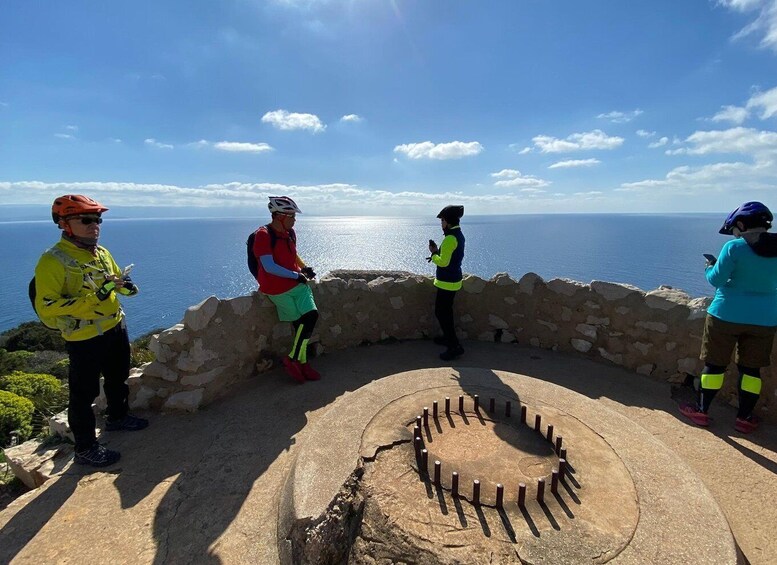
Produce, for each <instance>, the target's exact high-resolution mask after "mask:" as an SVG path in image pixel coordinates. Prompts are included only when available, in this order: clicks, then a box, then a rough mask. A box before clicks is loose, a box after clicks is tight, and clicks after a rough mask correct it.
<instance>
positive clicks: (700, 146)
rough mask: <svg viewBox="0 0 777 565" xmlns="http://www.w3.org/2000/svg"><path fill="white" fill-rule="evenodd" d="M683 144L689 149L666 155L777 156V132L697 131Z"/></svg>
mask: <svg viewBox="0 0 777 565" xmlns="http://www.w3.org/2000/svg"><path fill="white" fill-rule="evenodd" d="M685 143H687V144H689V145H690V147H682V148H679V149H674V150H669V151H667V154H668V155H683V154H685V155H709V154H713V153H739V154H743V155H749V156H752V157H755V158H761V159H763V158H766V157H770V156H774V155H775V154H777V132H774V131H758V130H756V129H753V128H744V127H735V128H731V129H727V130H713V131H697V132H695V133H693V134H692V135H690V136H689V137H688V138H687V139H686V140H685Z"/></svg>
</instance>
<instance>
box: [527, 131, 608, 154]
mask: <svg viewBox="0 0 777 565" xmlns="http://www.w3.org/2000/svg"><path fill="white" fill-rule="evenodd" d="M532 141H533V142H534V145H535V147H536V148H537V149H539V150H540V152H542V153H570V152H572V151H583V150H587V149H615V148H617V147H620V146H621V145H622V144H623V138H622V137H615V136H608V135H607V134H606V133H604V132H603V131H602V130H599V129H595V130H593V131H589V132H585V133H573V134H572V135H570V136H568V137H567V138H566V139H557V138H555V137H551V136H549V135H538V136H536V137H533V138H532Z"/></svg>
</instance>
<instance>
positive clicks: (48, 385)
mask: <svg viewBox="0 0 777 565" xmlns="http://www.w3.org/2000/svg"><path fill="white" fill-rule="evenodd" d="M0 390H5V391H8V392H11V393H13V394H16V395H18V396H23V397H24V398H27V399H29V400H31V401H32V403H33V405H34V406H35V408H36V409H37V410H40V411H44V412H45V411H48V410H49V409H50V408H51V406H52V405H55V404H59V403H60V401H61V399H62V396H63V388H62V383H61V382H59V379H57V377H55V376H54V375H45V374H41V373H22V372H21V371H16V372H14V373H11V374H10V375H6V376H5V377H0Z"/></svg>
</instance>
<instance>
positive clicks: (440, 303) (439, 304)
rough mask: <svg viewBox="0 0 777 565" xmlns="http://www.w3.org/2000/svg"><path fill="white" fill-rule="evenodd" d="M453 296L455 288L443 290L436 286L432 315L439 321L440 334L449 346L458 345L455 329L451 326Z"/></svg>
mask: <svg viewBox="0 0 777 565" xmlns="http://www.w3.org/2000/svg"><path fill="white" fill-rule="evenodd" d="M454 298H456V291H455V290H443V289H441V288H438V289H437V298H436V299H435V301H434V315H435V316H436V317H437V321H438V322H440V328H441V329H442V335H443V337H444V338H445V341H446V342H447V344H448V347H449V348H454V347H457V346H458V345H459V340H458V338H456V329H455V328H454V327H453V299H454Z"/></svg>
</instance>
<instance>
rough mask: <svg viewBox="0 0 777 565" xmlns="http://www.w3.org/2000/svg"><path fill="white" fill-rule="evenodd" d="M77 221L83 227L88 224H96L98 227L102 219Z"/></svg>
mask: <svg viewBox="0 0 777 565" xmlns="http://www.w3.org/2000/svg"><path fill="white" fill-rule="evenodd" d="M78 220H79V221H80V222H81V223H82V224H84V225H85V226H88V225H90V224H97V225H100V224H102V223H103V219H102V218H78Z"/></svg>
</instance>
